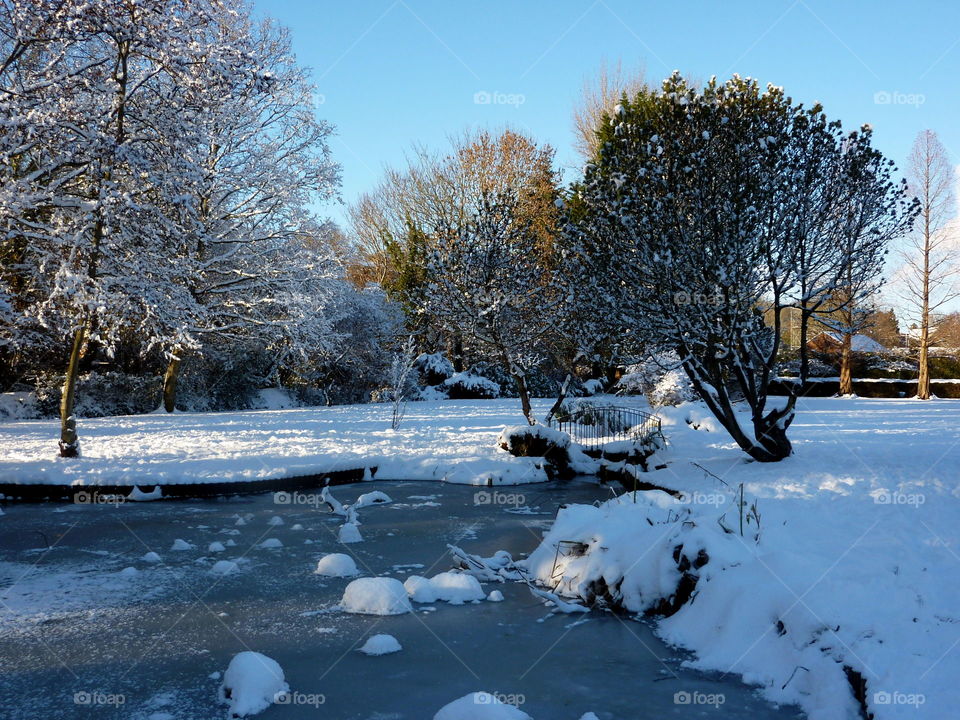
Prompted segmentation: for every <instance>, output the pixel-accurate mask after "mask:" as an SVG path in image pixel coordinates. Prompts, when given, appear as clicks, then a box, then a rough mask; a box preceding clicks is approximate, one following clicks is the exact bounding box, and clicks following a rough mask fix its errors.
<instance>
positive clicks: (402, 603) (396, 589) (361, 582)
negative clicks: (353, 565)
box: [340, 577, 413, 615]
mask: <svg viewBox="0 0 960 720" xmlns="http://www.w3.org/2000/svg"><path fill="white" fill-rule="evenodd" d="M340 607H341V608H342V609H343V610H344V611H345V612H348V613H357V614H362V615H402V614H403V613H408V612H412V611H413V606H412V605H410V599H409V598H408V597H407V591H406V590H405V589H404V587H403V583H401V582H400V581H399V580H397V579H396V578H388V577H372V578H360V579H358V580H354V581H352V582H351V583H350V584H349V585H347V587H346V589H345V590H344V591H343V599H342V600H341V601H340Z"/></svg>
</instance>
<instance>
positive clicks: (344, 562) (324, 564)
mask: <svg viewBox="0 0 960 720" xmlns="http://www.w3.org/2000/svg"><path fill="white" fill-rule="evenodd" d="M315 572H316V574H317V575H326V576H327V577H352V576H354V575H359V574H360V571H359V570H357V564H356V563H355V562H354V561H353V558H352V557H350V556H349V555H344V554H343V553H330V554H329V555H324V556H323V557H322V558H320V560H318V561H317V569H316V571H315Z"/></svg>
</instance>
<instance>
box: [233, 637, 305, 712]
mask: <svg viewBox="0 0 960 720" xmlns="http://www.w3.org/2000/svg"><path fill="white" fill-rule="evenodd" d="M289 690H290V688H289V686H288V685H287V683H286V682H284V676H283V669H281V667H280V665H279V663H277V661H276V660H272V659H271V658H268V657H267V656H266V655H262V654H261V653H258V652H253V651H251V650H246V651H244V652H241V653H237V654H236V655H234V657H233V659H232V660H231V661H230V665H229V666H228V667H227V670H226V672H225V673H224V674H223V683H222V684H221V685H220V699H221V701H222V702H223V703H225V704H227V705H229V706H230V707H229V712H230V715H231V716H232V717H247V716H249V715H256V714H257V713H260V712H263V711H264V710H266V709H267V708H268V707H270V705H271V704H273V702H274V701H275V700H276V699H277V698H278V697H282V696H283V695H285V694H286V693H287V692H288V691H289Z"/></svg>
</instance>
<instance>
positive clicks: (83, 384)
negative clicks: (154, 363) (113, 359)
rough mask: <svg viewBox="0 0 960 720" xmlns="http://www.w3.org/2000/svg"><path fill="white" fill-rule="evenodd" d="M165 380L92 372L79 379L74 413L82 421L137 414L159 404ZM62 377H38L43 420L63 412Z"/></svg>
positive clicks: (38, 406)
mask: <svg viewBox="0 0 960 720" xmlns="http://www.w3.org/2000/svg"><path fill="white" fill-rule="evenodd" d="M161 384H162V380H161V378H160V377H158V376H157V375H131V374H128V373H122V372H105V373H97V372H89V373H85V374H83V375H80V376H79V377H78V378H77V390H76V393H77V394H76V402H75V405H74V414H75V415H76V416H77V417H81V418H91V417H105V416H108V415H138V414H141V413H148V412H151V411H152V410H155V409H156V408H157V407H158V406H159V405H160V391H161ZM62 390H63V375H55V374H52V373H49V374H44V375H40V376H38V377H37V385H36V394H37V411H38V412H39V414H40V415H41V416H43V417H55V416H57V415H58V414H59V412H60V397H61V394H62Z"/></svg>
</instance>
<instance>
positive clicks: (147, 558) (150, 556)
mask: <svg viewBox="0 0 960 720" xmlns="http://www.w3.org/2000/svg"><path fill="white" fill-rule="evenodd" d="M140 559H141V560H143V561H144V562H148V563H159V562H163V561H162V560H161V559H160V556H159V555H157V554H156V553H155V552H153V551H151V552H148V553H145V554H144V555H143V557H141V558H140Z"/></svg>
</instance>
